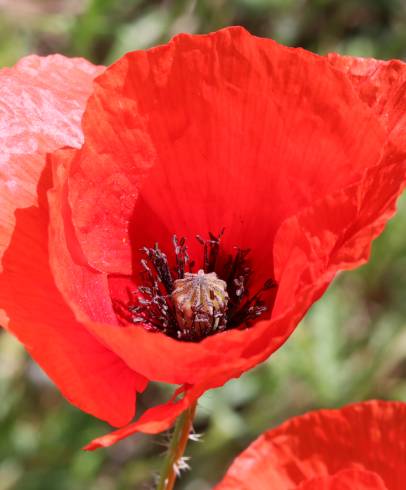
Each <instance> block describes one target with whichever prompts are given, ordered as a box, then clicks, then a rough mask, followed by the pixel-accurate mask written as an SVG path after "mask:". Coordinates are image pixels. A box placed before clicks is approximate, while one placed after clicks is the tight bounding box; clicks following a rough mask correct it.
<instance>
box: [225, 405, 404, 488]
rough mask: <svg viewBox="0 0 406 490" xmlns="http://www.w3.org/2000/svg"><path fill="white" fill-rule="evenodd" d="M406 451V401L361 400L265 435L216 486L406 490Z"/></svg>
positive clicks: (304, 417) (238, 459)
mask: <svg viewBox="0 0 406 490" xmlns="http://www.w3.org/2000/svg"><path fill="white" fill-rule="evenodd" d="M405 454H406V404H404V403H401V402H383V401H371V402H364V403H358V404H354V405H349V406H348V407H344V408H342V409H340V410H322V411H319V412H311V413H308V414H306V415H303V416H301V417H296V418H293V419H291V420H289V421H288V422H285V423H284V424H282V425H281V426H280V427H278V428H276V429H272V430H270V431H268V432H266V433H264V434H263V435H262V436H261V437H259V438H258V439H257V440H256V441H255V442H254V443H253V444H251V445H250V446H249V447H248V449H246V450H245V451H244V452H243V453H242V454H241V455H240V456H238V457H237V458H236V459H235V461H234V463H233V464H232V465H231V467H230V469H229V470H228V472H227V474H226V476H225V478H224V480H223V481H222V482H221V483H220V484H219V485H218V486H217V487H216V490H259V489H261V490H262V489H265V488H267V489H268V488H273V489H275V490H292V489H295V488H297V489H298V490H299V489H300V490H304V489H306V490H308V489H309V490H310V489H313V488H314V489H315V488H317V489H326V490H327V489H328V490H333V489H334V490H336V489H337V490H338V489H340V490H347V489H348V490H350V489H351V490H352V489H357V490H358V489H363V488H374V489H380V490H384V489H391V490H403V488H404V482H405V477H406V458H405ZM351 478H354V480H353V481H352V486H351ZM368 482H369V483H370V485H371V486H370V487H368V486H367V484H368ZM317 483H319V484H320V485H319V486H317Z"/></svg>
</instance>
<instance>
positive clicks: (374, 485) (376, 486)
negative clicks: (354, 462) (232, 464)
mask: <svg viewBox="0 0 406 490" xmlns="http://www.w3.org/2000/svg"><path fill="white" fill-rule="evenodd" d="M238 488H241V490H242V488H243V487H238ZM244 488H247V487H244ZM268 488H269V487H263V489H264V490H265V489H268ZM296 488H297V490H355V489H356V490H389V489H388V488H387V487H386V485H385V483H384V482H383V481H382V478H381V477H380V476H379V475H377V474H376V473H372V472H371V471H365V470H362V469H348V470H342V471H339V472H338V473H337V474H336V475H333V476H321V477H318V478H313V479H311V480H308V481H307V482H304V483H302V484H300V485H299V486H298V487H296ZM256 490H261V487H257V488H256ZM275 490H279V489H278V488H276V489H275Z"/></svg>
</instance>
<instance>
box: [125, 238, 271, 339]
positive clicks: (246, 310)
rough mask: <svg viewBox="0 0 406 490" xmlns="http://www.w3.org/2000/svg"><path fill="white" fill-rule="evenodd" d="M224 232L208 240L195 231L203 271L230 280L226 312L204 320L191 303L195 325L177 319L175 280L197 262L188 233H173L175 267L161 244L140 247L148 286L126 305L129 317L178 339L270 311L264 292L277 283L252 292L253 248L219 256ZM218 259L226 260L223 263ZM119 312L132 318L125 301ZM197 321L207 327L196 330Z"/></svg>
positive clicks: (231, 325)
mask: <svg viewBox="0 0 406 490" xmlns="http://www.w3.org/2000/svg"><path fill="white" fill-rule="evenodd" d="M223 234H224V229H223V230H221V232H220V233H219V234H218V235H217V236H216V235H213V234H212V233H209V238H208V239H207V240H204V239H203V238H201V237H200V236H196V239H197V240H198V242H199V243H200V244H201V245H202V247H203V261H202V262H203V264H202V265H203V267H202V270H203V271H204V273H205V274H209V273H212V272H215V273H216V275H217V277H218V279H222V280H223V281H225V283H226V284H227V293H226V294H227V295H228V304H227V310H226V312H225V311H224V310H223V311H222V312H217V311H213V314H212V319H211V323H210V322H209V323H208V322H207V312H206V313H205V315H206V316H205V318H206V320H205V322H202V321H201V318H200V316H202V309H201V308H200V307H199V305H197V306H193V307H192V308H191V311H192V312H193V321H192V328H188V329H186V328H184V326H182V325H180V324H179V323H178V320H177V309H176V305H175V304H174V302H173V296H171V295H172V293H173V291H174V289H175V287H176V286H175V282H176V281H177V280H179V279H182V280H183V279H184V277H185V273H186V272H192V271H193V267H194V262H193V261H191V260H190V257H189V254H188V249H187V245H186V240H185V238H183V237H182V238H180V239H179V240H178V238H177V237H176V236H174V237H173V247H174V255H175V260H174V264H175V266H174V268H173V269H171V268H170V266H169V263H168V259H167V256H166V254H165V253H164V252H162V251H161V250H160V249H159V247H158V244H156V245H155V246H154V247H153V248H148V247H143V248H142V249H141V252H142V253H143V255H144V258H142V259H141V266H142V272H141V278H142V283H143V285H142V286H139V287H138V290H137V291H133V292H132V299H130V304H129V306H127V312H129V313H130V321H131V322H132V323H137V324H142V325H143V326H144V327H145V328H148V329H150V330H153V331H161V332H163V333H165V334H167V335H169V336H170V337H173V338H176V339H181V340H185V341H192V342H197V341H199V340H202V338H204V337H206V336H208V335H212V334H214V333H216V332H218V331H221V330H225V329H230V328H237V327H242V326H245V327H248V326H250V325H252V323H253V322H254V321H255V320H256V319H258V317H260V316H261V315H263V314H264V313H265V312H266V311H267V310H268V307H267V305H266V303H265V301H264V300H263V296H264V294H265V293H266V292H267V291H268V290H270V289H273V288H275V287H276V283H275V282H274V281H273V280H272V279H268V280H267V281H266V282H265V284H264V285H263V287H262V288H261V289H260V290H259V291H257V292H256V293H255V294H254V295H252V296H250V294H249V283H250V281H251V279H252V274H253V271H252V269H251V267H250V264H249V261H248V258H247V257H248V255H249V252H250V250H249V249H240V248H236V252H235V254H234V255H230V256H229V257H228V259H227V260H225V261H224V260H222V261H219V260H218V259H219V257H220V252H221V247H220V245H221V244H220V242H221V238H222V236H223ZM219 262H222V263H224V264H225V265H224V266H221V265H219ZM214 277H216V276H214ZM220 282H221V281H220ZM222 284H224V283H222ZM223 287H224V286H223ZM175 294H176V293H175ZM211 299H212V298H211ZM116 311H117V314H118V315H119V316H120V317H121V319H124V321H126V322H128V316H127V315H126V314H125V312H124V311H123V305H122V304H120V305H119V308H116ZM220 317H221V323H220V328H219V321H216V318H220ZM211 324H212V325H213V328H212V329H211V328H210V325H211ZM193 325H196V326H197V325H204V326H205V328H199V329H197V328H193Z"/></svg>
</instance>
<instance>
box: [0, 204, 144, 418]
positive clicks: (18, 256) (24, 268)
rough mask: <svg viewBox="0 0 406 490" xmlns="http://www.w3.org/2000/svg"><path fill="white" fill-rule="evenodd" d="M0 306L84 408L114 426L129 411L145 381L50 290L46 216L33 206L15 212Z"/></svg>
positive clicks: (0, 278)
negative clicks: (98, 338)
mask: <svg viewBox="0 0 406 490" xmlns="http://www.w3.org/2000/svg"><path fill="white" fill-rule="evenodd" d="M3 267H4V270H3V272H2V273H1V274H0V304H1V305H2V307H3V308H4V309H5V311H6V312H7V315H8V316H9V325H8V330H9V331H10V332H12V333H13V334H14V335H15V336H16V337H17V338H18V339H19V340H20V341H21V342H22V343H23V344H24V345H25V347H26V349H27V350H28V352H29V353H30V354H31V356H32V357H33V358H34V359H35V360H36V361H37V362H38V364H39V365H40V366H41V367H42V368H43V369H44V370H45V372H46V373H47V374H48V375H49V376H50V377H51V379H52V380H53V381H54V382H55V383H56V384H57V386H58V387H59V388H60V390H61V391H62V393H63V394H64V396H65V397H66V398H67V399H68V400H69V401H70V402H71V403H73V404H75V405H76V406H78V407H79V408H80V409H82V410H84V411H85V412H89V413H91V414H92V415H95V416H96V417H99V418H101V419H103V420H106V421H108V422H109V423H110V424H112V425H115V426H120V425H123V424H125V423H128V422H129V420H130V419H131V418H132V417H133V415H134V410H135V392H136V390H138V391H140V390H142V389H143V388H144V387H145V382H143V381H142V378H140V377H139V376H137V374H136V373H134V372H133V371H132V370H131V369H129V368H128V367H127V366H126V364H125V363H124V362H123V361H122V360H121V359H120V358H119V357H117V356H116V355H115V354H113V353H112V352H111V351H110V350H109V349H107V348H105V347H104V346H103V345H102V344H100V343H99V342H98V341H97V340H96V339H95V338H94V336H92V335H90V334H89V332H88V331H87V330H86V328H85V327H84V326H83V325H82V324H80V323H79V322H78V321H77V320H76V318H75V317H74V315H73V313H72V311H71V310H70V309H69V307H68V306H67V304H66V302H65V301H64V299H63V298H62V296H61V295H60V293H59V291H58V290H57V288H56V285H55V282H54V279H53V276H52V273H51V270H50V267H49V262H48V219H47V216H46V213H45V212H44V211H43V210H40V209H38V208H36V207H31V208H28V209H24V210H18V211H17V212H16V227H15V231H14V234H13V237H12V240H11V243H10V245H9V247H8V249H7V251H6V252H5V254H4V257H3Z"/></svg>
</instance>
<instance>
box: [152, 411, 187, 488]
mask: <svg viewBox="0 0 406 490" xmlns="http://www.w3.org/2000/svg"><path fill="white" fill-rule="evenodd" d="M195 411H196V403H194V404H193V405H191V406H190V407H189V408H188V409H187V410H185V411H184V412H183V413H182V414H181V415H180V416H179V418H178V420H177V421H176V425H175V429H174V431H173V434H172V438H171V442H170V445H169V448H168V452H167V455H166V457H165V461H164V465H163V467H162V471H161V475H160V478H159V483H158V487H157V490H172V489H173V487H174V485H175V481H176V477H177V476H178V471H177V468H176V466H177V464H178V462H179V461H180V459H181V458H182V456H183V454H184V452H185V449H186V446H187V443H188V440H189V434H190V431H191V429H192V424H193V418H194V416H195Z"/></svg>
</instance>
